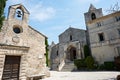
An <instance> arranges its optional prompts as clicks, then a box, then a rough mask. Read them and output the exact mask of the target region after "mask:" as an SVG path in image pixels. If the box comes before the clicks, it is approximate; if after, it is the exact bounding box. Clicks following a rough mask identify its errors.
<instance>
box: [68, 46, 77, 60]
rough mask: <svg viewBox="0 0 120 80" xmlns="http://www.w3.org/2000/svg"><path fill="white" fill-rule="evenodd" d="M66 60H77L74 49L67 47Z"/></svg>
mask: <svg viewBox="0 0 120 80" xmlns="http://www.w3.org/2000/svg"><path fill="white" fill-rule="evenodd" d="M67 52H68V53H67V59H68V60H70V61H73V60H74V59H76V58H77V51H76V48H75V47H69V48H68V51H67Z"/></svg>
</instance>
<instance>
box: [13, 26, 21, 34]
mask: <svg viewBox="0 0 120 80" xmlns="http://www.w3.org/2000/svg"><path fill="white" fill-rule="evenodd" d="M13 31H14V32H15V33H17V34H19V33H20V32H21V31H20V28H19V27H15V28H13Z"/></svg>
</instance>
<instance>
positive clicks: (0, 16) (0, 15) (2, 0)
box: [0, 0, 6, 30]
mask: <svg viewBox="0 0 120 80" xmlns="http://www.w3.org/2000/svg"><path fill="white" fill-rule="evenodd" d="M5 5H6V0H0V30H1V28H2V25H3V21H4V19H5V16H4V8H5Z"/></svg>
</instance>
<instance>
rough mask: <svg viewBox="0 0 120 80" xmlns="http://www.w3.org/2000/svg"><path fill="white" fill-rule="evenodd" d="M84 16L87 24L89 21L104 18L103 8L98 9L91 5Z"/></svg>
mask: <svg viewBox="0 0 120 80" xmlns="http://www.w3.org/2000/svg"><path fill="white" fill-rule="evenodd" d="M84 16H85V22H86V23H87V22H89V21H92V20H95V19H97V18H99V17H102V16H103V13H102V8H99V9H96V7H94V6H93V5H92V4H90V7H89V10H88V12H86V13H84Z"/></svg>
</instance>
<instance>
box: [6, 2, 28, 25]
mask: <svg viewBox="0 0 120 80" xmlns="http://www.w3.org/2000/svg"><path fill="white" fill-rule="evenodd" d="M29 14H30V13H29V12H28V10H27V9H26V8H25V7H24V6H23V5H21V4H17V5H12V6H10V7H9V14H8V20H19V21H24V22H25V23H27V22H28V17H29Z"/></svg>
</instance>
